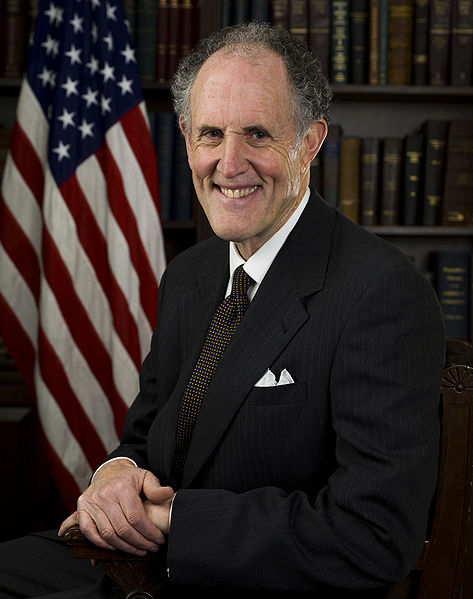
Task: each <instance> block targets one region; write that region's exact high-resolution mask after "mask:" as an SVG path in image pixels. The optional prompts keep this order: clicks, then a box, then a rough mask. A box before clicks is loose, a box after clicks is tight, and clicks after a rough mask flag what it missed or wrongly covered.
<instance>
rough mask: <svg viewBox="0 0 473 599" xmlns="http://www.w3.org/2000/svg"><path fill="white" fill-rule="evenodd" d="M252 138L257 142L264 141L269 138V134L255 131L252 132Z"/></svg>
mask: <svg viewBox="0 0 473 599" xmlns="http://www.w3.org/2000/svg"><path fill="white" fill-rule="evenodd" d="M251 136H252V137H253V139H255V140H256V141H263V140H265V139H267V138H268V137H269V135H268V134H267V132H266V131H263V130H262V129H255V130H254V131H252V132H251Z"/></svg>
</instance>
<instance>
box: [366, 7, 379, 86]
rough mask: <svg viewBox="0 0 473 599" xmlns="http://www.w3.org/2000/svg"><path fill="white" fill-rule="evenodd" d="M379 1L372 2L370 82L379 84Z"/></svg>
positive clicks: (369, 59) (369, 58)
mask: <svg viewBox="0 0 473 599" xmlns="http://www.w3.org/2000/svg"><path fill="white" fill-rule="evenodd" d="M378 21H379V0H370V16H369V56H368V61H369V64H368V82H369V83H370V84H371V85H377V84H378V83H379V35H378V34H379V31H378Z"/></svg>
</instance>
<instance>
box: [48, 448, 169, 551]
mask: <svg viewBox="0 0 473 599" xmlns="http://www.w3.org/2000/svg"><path fill="white" fill-rule="evenodd" d="M173 497H174V491H173V489H172V488H171V487H162V486H161V484H160V483H159V480H158V479H157V478H156V476H154V474H152V473H151V472H150V471H149V470H143V469H142V468H137V467H136V466H134V465H133V464H132V463H131V462H130V461H129V460H126V459H123V460H122V459H119V460H114V461H112V462H109V463H108V464H105V465H104V466H103V467H102V468H101V469H100V470H99V471H98V472H97V473H96V475H95V476H94V479H93V481H92V482H91V484H90V486H89V487H88V488H87V489H86V490H85V491H84V493H83V494H82V495H81V496H80V497H79V499H78V501H77V511H75V512H74V513H73V514H71V515H70V516H69V517H68V518H66V520H64V522H63V523H62V524H61V527H60V529H59V532H58V534H59V535H60V536H63V535H64V534H65V533H66V531H67V530H68V529H69V528H70V527H71V526H74V525H78V526H79V528H80V529H81V531H82V533H83V534H84V535H85V536H86V537H87V538H88V539H89V541H91V542H92V543H94V544H95V545H97V546H98V547H102V548H103V549H112V550H115V549H119V550H121V551H124V552H126V553H131V554H134V555H144V554H145V553H146V552H148V551H158V549H159V546H160V545H162V544H163V543H164V542H165V535H167V534H168V533H169V512H170V507H171V503H172V499H173Z"/></svg>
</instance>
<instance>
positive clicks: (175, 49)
mask: <svg viewBox="0 0 473 599" xmlns="http://www.w3.org/2000/svg"><path fill="white" fill-rule="evenodd" d="M186 12H187V11H186ZM167 17H168V21H167V54H166V75H165V80H166V81H169V80H170V79H171V77H172V76H173V74H174V71H175V70H176V67H177V63H178V61H179V53H180V47H181V43H182V32H183V27H186V26H187V25H184V24H183V23H182V19H183V18H184V11H183V10H182V9H181V5H180V2H179V1H178V0H169V1H168V10H167Z"/></svg>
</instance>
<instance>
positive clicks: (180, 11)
mask: <svg viewBox="0 0 473 599" xmlns="http://www.w3.org/2000/svg"><path fill="white" fill-rule="evenodd" d="M123 4H124V8H125V13H126V16H127V19H128V21H129V23H130V30H131V35H132V40H133V42H134V44H135V48H136V55H137V58H138V64H139V67H140V73H141V76H142V79H143V81H145V82H147V81H158V82H161V83H165V82H167V81H169V80H170V78H171V77H172V75H173V73H174V71H175V68H176V65H177V63H178V61H179V59H180V58H181V57H182V56H184V55H186V54H187V53H188V52H189V49H190V48H192V47H193V46H194V45H195V43H196V42H197V40H198V39H199V32H200V16H199V15H200V2H199V1H198V0H123ZM472 5H473V0H252V1H251V2H250V0H222V2H221V13H222V22H221V24H222V26H224V25H228V24H232V23H236V22H242V21H250V20H261V21H269V22H272V23H273V24H275V25H280V26H282V27H284V28H286V29H288V30H289V31H291V32H292V33H293V34H294V35H295V36H297V37H299V38H300V39H302V40H303V41H304V43H306V44H307V45H308V46H309V47H310V48H311V49H312V51H313V52H314V54H315V55H316V56H318V58H319V59H320V61H321V64H322V68H323V69H324V71H325V72H326V73H327V75H328V76H329V78H330V81H331V82H332V83H333V84H345V83H353V84H365V83H369V84H393V85H408V84H414V85H472V84H473V80H472V77H473V75H472V71H473V69H472V65H473V6H472ZM36 11H37V0H0V77H7V78H10V77H12V78H17V77H21V76H22V74H23V71H24V68H25V61H26V57H27V47H28V39H29V34H30V32H31V28H32V24H33V22H34V17H35V14H36Z"/></svg>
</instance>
